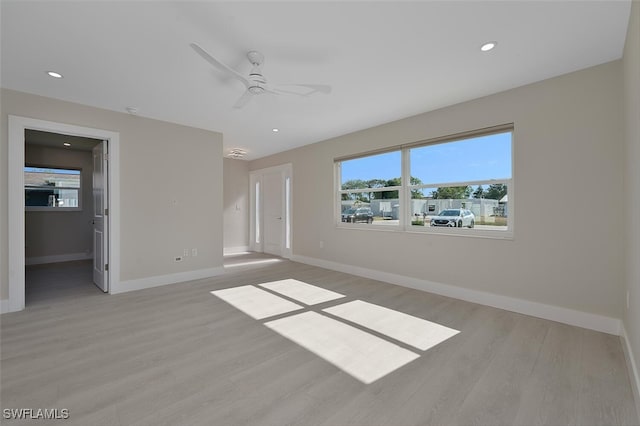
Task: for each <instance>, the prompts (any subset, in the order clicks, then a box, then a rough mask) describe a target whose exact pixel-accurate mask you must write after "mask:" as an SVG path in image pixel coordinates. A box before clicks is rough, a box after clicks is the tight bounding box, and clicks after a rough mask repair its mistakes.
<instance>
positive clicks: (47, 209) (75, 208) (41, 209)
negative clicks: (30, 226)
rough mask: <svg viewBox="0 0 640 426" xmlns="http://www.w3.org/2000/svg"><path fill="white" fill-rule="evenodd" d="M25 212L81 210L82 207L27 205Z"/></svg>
mask: <svg viewBox="0 0 640 426" xmlns="http://www.w3.org/2000/svg"><path fill="white" fill-rule="evenodd" d="M24 211H25V212H81V211H82V207H33V206H31V207H25V208H24Z"/></svg>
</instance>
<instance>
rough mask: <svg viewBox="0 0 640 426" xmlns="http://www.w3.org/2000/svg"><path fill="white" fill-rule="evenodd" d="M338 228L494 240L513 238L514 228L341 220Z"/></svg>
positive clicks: (337, 225)
mask: <svg viewBox="0 0 640 426" xmlns="http://www.w3.org/2000/svg"><path fill="white" fill-rule="evenodd" d="M336 228H337V229H353V230H360V231H380V232H396V233H401V234H413V235H415V234H423V235H442V236H452V237H469V238H487V239H492V240H513V239H514V236H513V230H504V231H498V230H491V229H487V230H485V229H477V228H475V229H466V228H465V229H458V228H445V227H442V228H432V227H419V226H411V227H410V228H408V229H404V228H403V227H401V226H397V225H374V224H349V223H344V222H339V223H337V224H336ZM421 228H422V229H421Z"/></svg>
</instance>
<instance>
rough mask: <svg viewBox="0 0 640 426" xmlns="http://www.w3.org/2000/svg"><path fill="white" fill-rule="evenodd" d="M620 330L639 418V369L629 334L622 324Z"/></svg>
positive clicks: (639, 417)
mask: <svg viewBox="0 0 640 426" xmlns="http://www.w3.org/2000/svg"><path fill="white" fill-rule="evenodd" d="M621 328H622V332H621V334H620V339H621V340H622V349H624V358H625V359H626V361H627V369H628V370H629V381H630V382H631V389H632V390H633V399H634V400H635V403H636V415H637V416H638V419H639V420H640V371H638V365H637V364H636V358H635V357H634V355H635V354H634V353H633V349H631V343H630V342H629V336H628V335H627V329H626V328H625V327H624V323H623V324H622V327H621Z"/></svg>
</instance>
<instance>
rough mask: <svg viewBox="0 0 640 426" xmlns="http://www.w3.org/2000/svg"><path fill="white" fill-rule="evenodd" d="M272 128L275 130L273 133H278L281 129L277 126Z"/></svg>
mask: <svg viewBox="0 0 640 426" xmlns="http://www.w3.org/2000/svg"><path fill="white" fill-rule="evenodd" d="M271 130H272V131H273V133H278V132H279V131H280V129H276V128H275V127H274V128H273V129H271Z"/></svg>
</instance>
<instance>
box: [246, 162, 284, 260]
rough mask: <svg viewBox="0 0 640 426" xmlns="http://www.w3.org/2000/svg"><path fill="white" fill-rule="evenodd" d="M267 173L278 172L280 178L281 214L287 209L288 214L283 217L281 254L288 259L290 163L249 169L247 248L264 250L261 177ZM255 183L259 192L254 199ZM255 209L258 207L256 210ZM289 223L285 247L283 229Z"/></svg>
mask: <svg viewBox="0 0 640 426" xmlns="http://www.w3.org/2000/svg"><path fill="white" fill-rule="evenodd" d="M269 173H280V174H281V178H282V182H281V183H282V214H283V215H285V214H286V213H287V211H288V212H289V214H290V217H289V219H288V220H287V219H285V220H284V221H283V223H284V224H285V225H284V226H283V228H282V253H281V256H282V257H284V258H286V259H290V258H291V256H292V255H293V220H294V219H293V218H294V217H295V215H294V214H293V201H292V200H293V165H292V164H291V163H285V164H281V165H278V166H272V167H267V168H264V169H258V170H251V171H249V209H250V212H249V249H250V250H252V251H255V252H259V253H263V252H264V238H263V237H264V214H262V210H261V209H262V207H263V202H262V197H263V194H264V186H263V184H262V182H263V177H264V175H265V174H269ZM287 178H289V185H290V188H291V191H290V199H289V200H288V201H289V208H288V209H287V206H286V205H285V202H286V200H285V198H286V197H285V181H286V179H287ZM256 184H259V187H260V193H259V195H258V197H257V198H259V200H256ZM257 209H260V211H258V210H257ZM256 214H258V216H257V217H258V219H257V220H256ZM287 223H288V224H289V236H290V242H291V244H290V246H289V247H288V248H287V244H286V234H287V230H286V229H285V226H286V224H287ZM256 226H258V227H259V229H260V230H259V231H257V230H256ZM256 232H258V234H259V235H260V237H259V238H258V239H259V241H256V240H257V238H256Z"/></svg>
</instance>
